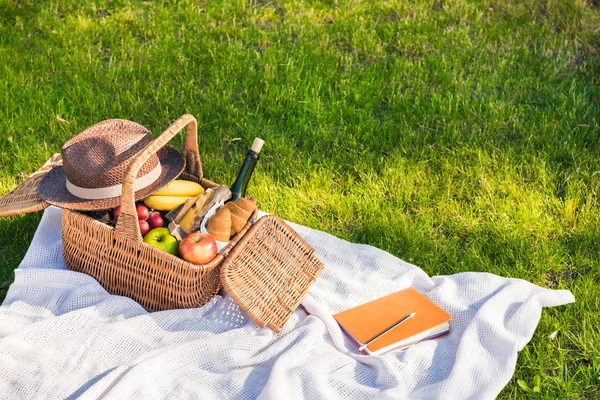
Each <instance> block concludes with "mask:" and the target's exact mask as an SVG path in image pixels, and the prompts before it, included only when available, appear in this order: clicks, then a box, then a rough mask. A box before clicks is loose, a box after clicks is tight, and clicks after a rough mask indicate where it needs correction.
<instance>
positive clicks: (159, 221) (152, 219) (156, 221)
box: [146, 211, 165, 229]
mask: <svg viewBox="0 0 600 400" xmlns="http://www.w3.org/2000/svg"><path fill="white" fill-rule="evenodd" d="M146 221H147V222H148V225H150V229H154V228H160V227H161V226H163V225H164V224H165V221H164V219H163V217H162V215H160V213H159V212H158V211H152V212H151V213H150V216H148V219H147V220H146Z"/></svg>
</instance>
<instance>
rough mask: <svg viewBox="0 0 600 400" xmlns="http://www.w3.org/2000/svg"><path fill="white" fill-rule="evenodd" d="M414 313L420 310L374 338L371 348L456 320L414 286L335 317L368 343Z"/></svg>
mask: <svg viewBox="0 0 600 400" xmlns="http://www.w3.org/2000/svg"><path fill="white" fill-rule="evenodd" d="M412 312H416V315H415V316H414V317H412V318H410V319H408V320H407V321H405V322H403V323H402V324H401V325H399V326H398V327H396V328H394V329H393V330H391V331H390V332H388V333H386V334H385V335H383V336H382V337H381V338H379V339H377V340H375V341H373V343H371V344H370V345H369V346H368V347H367V348H368V349H369V351H371V352H375V351H378V350H380V349H382V348H384V347H387V346H390V345H392V344H394V343H397V342H400V341H402V340H405V339H407V338H409V337H411V336H414V335H417V334H419V333H421V332H423V331H425V330H427V329H431V328H433V327H435V326H437V325H440V324H443V323H444V322H448V321H450V320H451V319H452V317H451V316H450V314H448V313H447V312H446V311H444V310H443V309H442V308H440V307H439V306H438V305H436V304H435V303H434V302H432V301H431V300H429V299H428V298H427V297H426V296H425V295H423V294H421V293H420V292H418V291H417V290H416V289H414V288H408V289H404V290H401V291H399V292H395V293H392V294H390V295H387V296H385V297H382V298H379V299H376V300H373V301H370V302H368V303H365V304H361V305H359V306H356V307H354V308H351V309H349V310H346V311H343V312H341V313H339V314H335V315H334V316H333V318H335V320H336V321H337V322H338V323H339V324H340V325H341V326H343V327H344V329H346V330H347V331H348V332H350V333H351V334H352V335H353V336H354V337H355V338H356V339H357V340H358V341H360V343H364V342H366V341H367V340H369V339H370V338H372V337H373V336H375V335H376V334H378V333H379V332H381V331H383V330H385V329H386V328H388V327H389V326H390V325H392V324H393V323H395V322H397V321H398V320H400V319H401V318H402V317H404V316H406V315H408V314H410V313H412Z"/></svg>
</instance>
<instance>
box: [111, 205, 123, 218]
mask: <svg viewBox="0 0 600 400" xmlns="http://www.w3.org/2000/svg"><path fill="white" fill-rule="evenodd" d="M120 214H121V206H117V207H115V208H114V209H113V210H112V216H113V218H114V219H115V220H116V219H117V218H119V215H120Z"/></svg>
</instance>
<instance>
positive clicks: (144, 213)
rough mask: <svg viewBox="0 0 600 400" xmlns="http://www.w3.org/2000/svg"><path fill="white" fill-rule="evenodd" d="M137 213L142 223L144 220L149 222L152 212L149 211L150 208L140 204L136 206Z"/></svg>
mask: <svg viewBox="0 0 600 400" xmlns="http://www.w3.org/2000/svg"><path fill="white" fill-rule="evenodd" d="M135 211H136V212H137V215H138V219H139V220H140V221H142V220H144V221H145V220H147V219H148V217H149V216H150V210H148V207H146V206H145V205H143V204H141V203H138V204H137V205H136V206H135Z"/></svg>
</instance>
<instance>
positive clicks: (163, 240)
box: [144, 228, 179, 256]
mask: <svg viewBox="0 0 600 400" xmlns="http://www.w3.org/2000/svg"><path fill="white" fill-rule="evenodd" d="M144 242H146V243H148V244H149V245H151V246H154V247H158V248H159V249H161V250H163V251H166V252H167V253H171V254H173V255H174V256H179V242H177V238H176V237H175V236H173V235H171V232H169V228H154V229H150V231H149V232H148V233H146V235H145V236H144Z"/></svg>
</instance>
